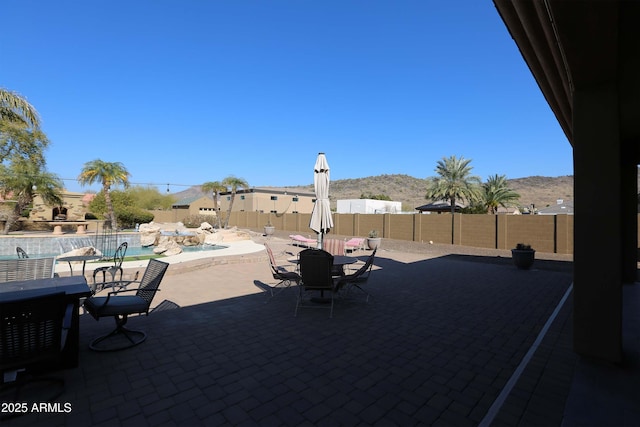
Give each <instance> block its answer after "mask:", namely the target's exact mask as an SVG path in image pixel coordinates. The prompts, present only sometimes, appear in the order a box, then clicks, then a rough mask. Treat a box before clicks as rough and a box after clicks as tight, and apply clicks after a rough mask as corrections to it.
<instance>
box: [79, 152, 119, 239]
mask: <svg viewBox="0 0 640 427" xmlns="http://www.w3.org/2000/svg"><path fill="white" fill-rule="evenodd" d="M129 176H130V174H129V171H127V169H126V168H125V167H124V165H123V164H122V163H120V162H113V163H110V162H105V161H102V160H100V159H96V160H92V161H90V162H87V163H85V164H84V167H83V168H82V172H80V176H78V182H79V183H80V184H81V185H91V184H93V183H94V182H100V183H101V184H102V191H103V193H104V197H105V202H106V205H107V215H108V218H107V219H109V222H110V223H111V228H112V229H114V230H115V229H116V228H117V220H116V215H115V212H114V210H113V205H112V204H111V196H110V195H109V191H110V190H111V186H112V185H119V184H122V185H123V186H124V187H125V188H126V187H128V186H129Z"/></svg>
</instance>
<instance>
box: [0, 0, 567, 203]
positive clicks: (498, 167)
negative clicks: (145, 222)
mask: <svg viewBox="0 0 640 427" xmlns="http://www.w3.org/2000/svg"><path fill="white" fill-rule="evenodd" d="M2 16H3V20H2V21H3V34H4V35H3V37H2V38H0V86H2V87H5V88H7V89H9V90H13V91H16V92H18V93H20V94H22V95H23V96H25V97H26V98H27V99H28V100H29V101H30V102H31V103H32V104H33V105H34V106H35V107H36V108H37V110H38V111H39V112H40V115H41V118H42V122H43V129H44V131H45V132H46V134H47V135H48V137H49V139H50V140H51V146H50V148H49V149H48V150H47V153H46V154H47V165H48V169H49V171H51V172H54V173H56V174H58V175H59V176H60V177H61V178H64V179H65V186H66V187H67V188H68V189H69V190H71V191H82V190H83V187H80V186H79V185H78V184H77V182H75V178H76V177H77V176H78V174H79V173H80V170H81V169H82V166H83V165H84V163H86V162H88V161H90V160H94V159H102V160H105V161H113V162H115V161H118V162H122V163H123V164H124V165H125V167H126V168H127V169H128V170H129V172H130V173H131V181H132V182H133V183H136V184H143V185H144V184H155V185H159V186H160V188H161V189H162V191H165V190H166V187H167V186H166V184H167V183H169V184H171V185H170V190H171V192H176V191H181V190H184V189H186V188H187V187H188V186H190V185H198V184H202V183H203V182H206V181H215V180H222V179H223V178H225V177H226V176H229V175H235V176H237V177H241V178H244V179H245V180H247V181H248V183H249V184H250V185H251V186H257V187H262V186H295V185H306V184H311V183H312V182H313V165H314V163H315V158H316V155H317V153H318V152H325V153H326V156H327V159H328V161H329V165H330V167H331V178H332V179H334V180H335V179H346V178H362V177H367V176H374V175H380V174H407V175H411V176H414V177H417V178H426V177H429V176H433V175H434V168H435V166H436V162H437V161H438V160H439V159H441V158H442V157H448V156H451V155H456V156H464V157H465V158H470V159H472V163H471V165H472V166H474V169H473V172H474V173H475V174H476V175H478V176H480V177H481V178H482V179H486V178H487V177H488V176H489V175H493V174H501V175H502V174H504V175H506V176H507V177H508V178H520V177H526V176H532V175H542V176H561V175H571V174H573V165H572V158H571V155H572V150H571V146H570V144H569V142H568V141H567V139H566V137H565V136H564V133H563V132H562V130H561V128H560V126H559V125H558V123H557V121H556V120H555V117H554V115H553V113H552V112H551V110H550V108H549V107H548V105H547V103H546V102H545V100H544V97H543V96H542V94H541V92H540V90H539V89H538V86H537V85H536V83H535V81H534V79H533V77H532V75H531V73H530V72H529V70H528V68H527V66H526V64H525V63H524V61H523V59H522V57H521V55H520V53H519V51H518V50H517V47H516V45H515V43H514V42H513V40H512V39H511V37H510V35H509V33H508V31H507V29H506V27H505V26H504V24H503V23H502V21H501V19H500V17H499V15H498V13H497V11H496V9H495V7H494V5H493V2H492V1H490V0H484V1H477V0H456V1H450V2H443V1H432V0H397V1H391V0H385V1H382V0H380V1H377V0H336V1H333V0H313V1H311V0H273V1H269V0H234V1H229V0H225V1H222V0H180V1H179V0H136V1H121V0H108V1H107V0H95V1H81V0H77V1H65V0H58V1H44V0H40V1H33V0H5V1H4V2H3V5H2ZM84 189H85V190H86V189H97V187H93V188H92V187H88V188H86V187H85V188H84Z"/></svg>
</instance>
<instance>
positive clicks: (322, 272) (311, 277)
mask: <svg viewBox="0 0 640 427" xmlns="http://www.w3.org/2000/svg"><path fill="white" fill-rule="evenodd" d="M332 267H333V255H331V254H330V253H329V252H327V251H323V250H320V249H305V250H303V251H302V252H300V275H301V277H302V280H301V281H300V286H299V288H298V298H297V299H296V311H295V314H294V315H295V316H297V315H298V308H301V307H308V308H329V309H330V311H329V317H330V318H331V317H333V294H334V290H335V286H334V281H333V274H332V272H331V270H332ZM317 291H320V295H321V300H318V299H316V300H315V301H317V302H311V301H309V300H306V299H305V298H306V297H307V296H309V295H310V294H311V293H313V292H317ZM325 292H328V293H329V294H330V299H328V298H326V299H325V296H324V293H325ZM329 303H330V304H329Z"/></svg>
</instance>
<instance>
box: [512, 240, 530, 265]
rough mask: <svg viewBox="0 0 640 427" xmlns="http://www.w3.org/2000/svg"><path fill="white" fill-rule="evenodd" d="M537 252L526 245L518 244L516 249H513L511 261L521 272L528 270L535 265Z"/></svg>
mask: <svg viewBox="0 0 640 427" xmlns="http://www.w3.org/2000/svg"><path fill="white" fill-rule="evenodd" d="M535 255H536V251H535V250H534V249H533V248H532V247H531V246H530V245H526V244H524V243H518V244H517V245H516V247H515V248H514V249H511V259H513V264H514V265H515V266H516V267H518V268H519V269H521V270H528V269H529V268H531V266H532V265H533V261H534V259H535Z"/></svg>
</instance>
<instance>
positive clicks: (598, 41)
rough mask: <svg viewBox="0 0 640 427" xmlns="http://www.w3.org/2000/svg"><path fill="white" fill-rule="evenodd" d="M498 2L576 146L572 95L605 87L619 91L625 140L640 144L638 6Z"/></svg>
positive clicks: (590, 1) (553, 0)
mask: <svg viewBox="0 0 640 427" xmlns="http://www.w3.org/2000/svg"><path fill="white" fill-rule="evenodd" d="M494 4H495V6H496V8H497V10H498V13H499V14H500V16H501V17H502V20H503V21H504V23H505V25H506V26H507V28H508V30H509V32H510V34H511V37H512V38H513V40H514V41H515V42H516V44H517V45H518V48H519V50H520V52H521V54H522V56H523V58H524V60H525V62H526V63H527V65H528V67H529V69H530V70H531V73H532V74H533V76H534V78H535V80H536V82H537V83H538V86H539V87H540V90H541V91H542V93H543V94H544V97H545V99H546V100H547V103H548V104H549V106H550V107H551V109H552V110H553V113H554V114H555V116H556V118H557V120H558V123H559V124H560V126H561V127H562V129H563V131H564V133H565V135H566V136H567V139H568V140H569V142H570V143H571V145H572V146H575V145H574V144H575V140H574V138H573V93H574V91H575V90H579V89H580V88H594V87H598V86H603V85H607V86H609V87H614V88H617V95H618V103H619V117H620V131H621V141H626V143H631V144H635V146H636V147H638V146H639V145H640V142H639V141H640V138H639V137H640V25H638V22H640V3H639V2H635V1H603V0H586V1H566V0H526V1H525V0H494ZM635 151H636V153H638V152H639V151H640V150H637V149H636V150H635ZM636 156H637V154H636Z"/></svg>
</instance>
